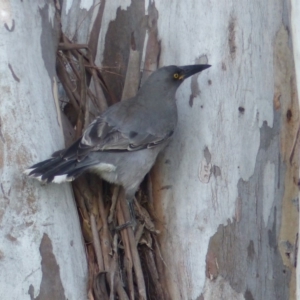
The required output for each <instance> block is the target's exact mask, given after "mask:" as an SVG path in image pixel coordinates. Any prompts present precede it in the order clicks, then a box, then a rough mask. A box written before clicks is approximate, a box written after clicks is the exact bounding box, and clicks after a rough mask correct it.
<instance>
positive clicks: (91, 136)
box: [60, 111, 173, 160]
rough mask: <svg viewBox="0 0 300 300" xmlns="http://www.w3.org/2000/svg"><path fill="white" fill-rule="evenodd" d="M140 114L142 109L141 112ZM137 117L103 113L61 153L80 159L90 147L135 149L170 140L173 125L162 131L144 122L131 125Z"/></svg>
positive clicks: (153, 145) (68, 157)
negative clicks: (155, 131) (149, 128)
mask: <svg viewBox="0 0 300 300" xmlns="http://www.w3.org/2000/svg"><path fill="white" fill-rule="evenodd" d="M141 114H142V112H141V111H139V116H141ZM126 119H127V120H128V121H126ZM130 119H131V121H132V122H130ZM140 119H141V120H142V119H143V118H141V117H140ZM135 121H136V119H135V118H127V116H124V114H123V118H118V114H109V113H108V114H107V113H106V114H103V115H101V116H100V117H98V118H96V119H95V120H94V121H93V122H92V123H91V124H90V125H89V126H88V127H87V129H86V130H85V132H84V134H83V136H82V137H81V138H80V139H79V140H77V141H76V142H75V143H74V144H73V145H71V146H70V147H69V148H68V149H66V150H65V151H63V152H61V153H60V156H62V157H63V158H65V159H74V158H75V157H76V159H78V160H81V159H83V158H84V157H85V156H86V155H87V154H88V153H89V152H91V151H136V150H140V149H145V148H153V147H155V146H157V145H159V144H161V143H163V142H165V141H166V140H168V139H169V138H170V137H171V136H172V134H173V130H172V129H170V130H167V131H165V132H163V133H161V132H160V133H159V134H153V132H151V133H150V130H148V129H147V126H143V124H140V126H134V125H133V126H131V124H134V123H136V122H135ZM141 123H143V122H141Z"/></svg>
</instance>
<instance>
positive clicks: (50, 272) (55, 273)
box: [28, 233, 66, 300]
mask: <svg viewBox="0 0 300 300" xmlns="http://www.w3.org/2000/svg"><path fill="white" fill-rule="evenodd" d="M40 254H41V257H42V262H41V265H42V274H43V275H42V281H41V286H40V293H39V295H38V296H37V297H36V298H33V295H34V288H33V286H32V285H30V287H29V290H28V294H29V295H30V298H31V300H53V299H56V300H63V299H66V297H65V292H64V287H63V285H62V282H61V278H60V273H59V265H58V264H57V261H56V258H55V256H54V254H53V248H52V242H51V240H50V238H49V236H48V235H47V234H46V233H44V235H43V238H42V241H41V245H40Z"/></svg>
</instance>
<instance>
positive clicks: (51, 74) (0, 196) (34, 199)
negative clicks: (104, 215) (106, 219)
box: [0, 1, 87, 300]
mask: <svg viewBox="0 0 300 300" xmlns="http://www.w3.org/2000/svg"><path fill="white" fill-rule="evenodd" d="M0 21H1V30H0V36H1V38H0V40H1V42H0V44H1V51H0V57H1V59H0V70H1V72H0V73H1V75H0V91H1V96H0V97H1V105H0V122H1V123H0V241H1V242H0V298H1V299H3V300H6V299H7V300H8V299H31V300H33V299H39V300H48V299H49V300H50V299H51V300H53V299H57V300H60V299H78V300H79V299H80V300H82V299H86V293H87V264H86V255H85V251H84V248H83V240H82V233H81V229H80V226H79V222H78V214H77V210H76V206H75V203H74V199H73V194H72V190H71V188H70V185H51V186H41V184H40V183H38V182H36V181H34V180H31V179H29V178H27V177H26V176H25V175H23V174H22V172H23V171H24V169H25V168H26V167H28V166H29V165H31V164H33V163H36V162H38V161H40V160H42V159H46V158H47V157H48V156H49V155H50V154H51V153H52V152H53V151H55V150H58V149H59V148H62V147H64V139H63V133H62V125H61V123H62V121H61V117H60V109H59V106H58V96H57V83H56V82H57V80H56V71H55V60H56V49H57V44H58V32H59V31H58V27H57V25H58V22H57V20H56V16H55V10H54V7H53V5H52V4H46V3H42V2H41V1H31V2H30V3H29V2H28V1H1V2H0Z"/></svg>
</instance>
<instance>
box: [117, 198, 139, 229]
mask: <svg viewBox="0 0 300 300" xmlns="http://www.w3.org/2000/svg"><path fill="white" fill-rule="evenodd" d="M123 199H124V198H123ZM123 199H122V200H123ZM125 199H126V208H125V206H123V207H122V205H121V207H122V210H123V213H124V217H125V220H128V219H129V221H126V222H125V223H124V224H122V225H119V226H117V227H116V228H115V229H116V230H118V231H119V230H122V229H124V228H128V227H132V228H133V229H134V228H135V226H136V218H135V211H134V201H133V200H134V196H131V195H126V196H125ZM127 208H128V209H127ZM128 212H129V213H128Z"/></svg>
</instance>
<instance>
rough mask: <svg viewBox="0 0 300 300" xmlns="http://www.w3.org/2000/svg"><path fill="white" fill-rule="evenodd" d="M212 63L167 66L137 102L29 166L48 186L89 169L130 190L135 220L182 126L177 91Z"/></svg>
mask: <svg viewBox="0 0 300 300" xmlns="http://www.w3.org/2000/svg"><path fill="white" fill-rule="evenodd" d="M209 67H210V65H207V64H202V65H189V66H181V67H177V66H167V67H163V68H160V69H158V70H157V71H155V72H153V73H152V74H151V76H149V78H148V79H147V80H146V82H145V83H144V85H143V86H142V87H141V88H140V90H139V91H138V93H137V95H136V96H135V97H133V98H130V99H127V100H124V101H121V102H118V103H116V104H114V105H112V106H110V107H109V108H108V109H107V110H106V111H105V112H103V113H102V114H101V115H100V116H98V117H97V118H96V119H95V120H94V121H93V122H92V123H91V124H90V125H89V126H88V127H87V128H86V130H85V131H84V133H83V135H82V137H81V138H80V139H78V140H77V141H76V142H75V143H74V144H72V145H71V146H70V147H69V148H66V149H64V150H61V151H57V152H55V153H54V154H53V155H52V157H51V158H50V159H47V160H45V161H42V162H40V163H37V164H35V165H33V166H31V167H30V168H28V169H27V170H26V171H25V173H26V174H27V175H28V176H30V177H33V178H36V179H38V180H40V181H42V182H44V183H50V182H55V183H61V182H65V181H72V180H74V179H75V178H77V177H78V176H80V175H81V174H82V173H83V172H85V171H87V170H88V171H91V172H96V173H97V174H99V175H100V176H101V177H102V178H103V179H104V180H106V181H108V182H110V183H114V184H117V185H121V186H123V187H124V189H125V197H126V200H127V201H128V205H129V208H130V213H131V217H133V216H132V214H133V212H132V210H133V208H132V200H133V199H134V195H135V192H136V191H137V189H138V187H139V185H140V183H141V182H142V180H143V178H144V177H145V175H146V174H147V173H148V172H149V171H150V169H151V167H152V166H153V164H154V162H155V160H156V157H157V155H158V153H159V152H160V151H161V150H162V149H163V148H165V146H166V145H167V144H168V142H169V141H170V138H171V137H172V135H173V133H174V130H175V128H176V124H177V106H176V100H175V93H176V90H177V88H178V87H179V86H180V85H181V83H182V82H183V81H184V80H185V79H186V78H188V77H190V76H191V75H193V74H195V73H198V72H201V71H203V70H205V69H207V68H209Z"/></svg>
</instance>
